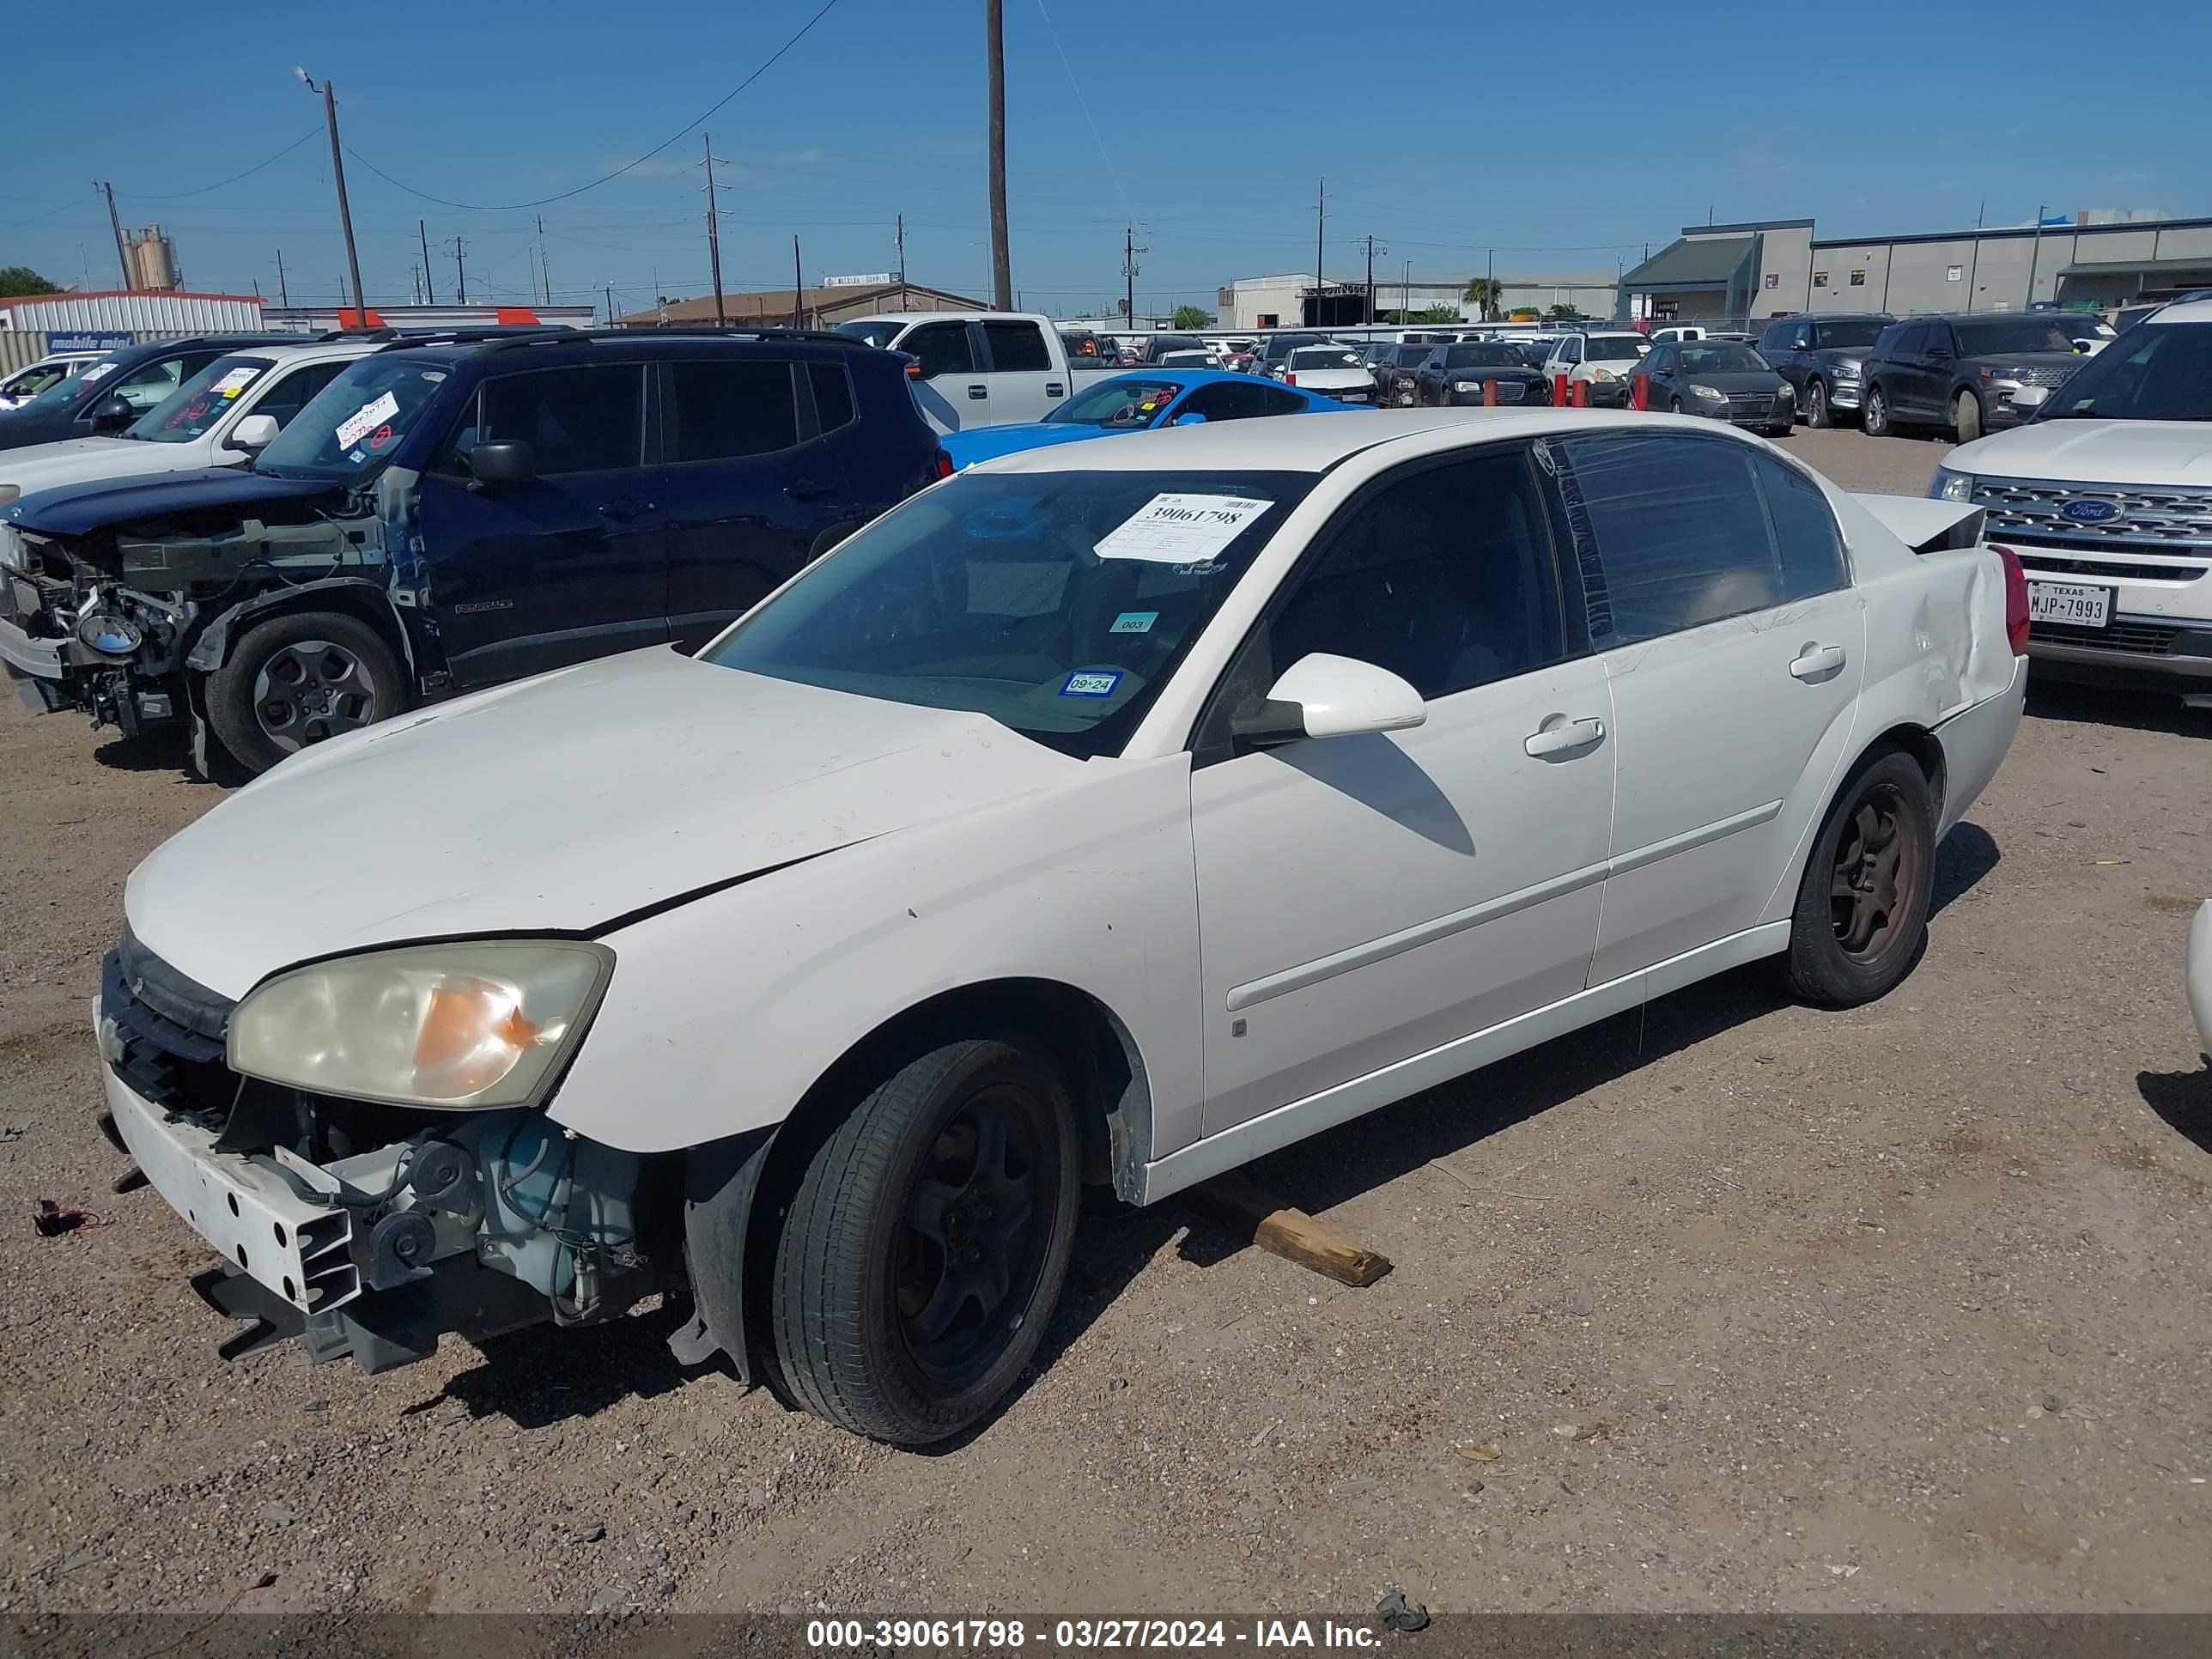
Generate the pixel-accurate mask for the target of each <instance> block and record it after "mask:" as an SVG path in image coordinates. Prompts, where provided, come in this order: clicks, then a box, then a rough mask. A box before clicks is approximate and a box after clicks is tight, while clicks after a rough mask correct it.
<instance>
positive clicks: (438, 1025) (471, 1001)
mask: <svg viewBox="0 0 2212 1659" xmlns="http://www.w3.org/2000/svg"><path fill="white" fill-rule="evenodd" d="M614 965H615V959H614V953H613V952H612V951H609V950H608V949H607V948H606V947H605V945H593V944H591V943H588V942H586V941H584V940H580V939H479V940H475V941H463V942H461V943H458V944H452V945H404V946H401V947H398V948H397V949H393V950H388V951H371V952H369V953H368V954H366V955H362V956H356V957H338V958H337V959H335V960H332V961H330V962H319V963H314V964H313V965H312V966H309V967H306V968H295V969H291V970H290V971H289V972H286V973H283V974H279V975H276V977H275V978H274V979H270V980H268V981H264V982H263V983H262V984H261V985H260V986H258V987H256V988H255V989H254V990H252V991H251V992H249V993H248V994H246V1000H244V1001H243V1002H241V1003H240V1004H239V1005H238V1007H237V1009H236V1010H235V1011H234V1012H233V1013H232V1015H231V1018H230V1045H229V1061H230V1067H231V1069H232V1070H233V1071H234V1072H240V1073H244V1074H245V1075H246V1076H247V1077H257V1078H262V1079H266V1080H267V1081H269V1082H270V1083H283V1084H289V1085H292V1086H293V1087H295V1088H299V1089H307V1090H310V1091H313V1092H314V1093H317V1094H327V1095H343V1096H347V1097H351V1098H354V1099H358V1100H378V1101H389V1102H392V1103H395V1104H398V1105H405V1106H423V1107H429V1108H433V1109H441V1110H445V1111H460V1112H466V1111H488V1110H490V1109H494V1108H499V1107H508V1106H526V1105H532V1104H534V1103H537V1102H538V1100H539V1099H541V1098H542V1097H543V1096H544V1092H545V1090H546V1087H547V1085H549V1084H550V1082H551V1081H552V1080H553V1079H555V1078H556V1077H557V1076H558V1075H559V1073H560V1071H561V1068H562V1066H564V1065H566V1064H567V1062H568V1058H569V1056H570V1055H572V1054H574V1052H575V1050H576V1047H577V1045H578V1044H579V1043H580V1042H582V1041H583V1036H584V1031H585V1030H586V1027H587V1026H588V1025H589V1024H591V1019H592V1015H593V1014H594V1013H596V1012H598V1010H599V999H600V998H601V997H603V996H604V995H605V994H606V988H607V981H608V980H609V978H610V977H611V975H613V973H614Z"/></svg>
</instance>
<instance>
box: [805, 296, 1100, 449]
mask: <svg viewBox="0 0 2212 1659" xmlns="http://www.w3.org/2000/svg"><path fill="white" fill-rule="evenodd" d="M837 332H838V333H840V334H849V335H851V336H852V337H854V338H855V339H859V340H866V342H867V343H869V344H870V345H872V346H881V347H884V348H887V349H890V350H893V351H903V352H905V353H907V354H908V356H912V357H913V358H914V360H915V362H914V367H913V368H912V370H911V371H910V373H911V374H913V376H914V401H915V406H916V407H917V408H919V409H920V410H921V412H922V415H923V416H924V418H926V419H927V421H928V422H929V423H930V425H932V426H933V427H935V428H937V429H938V430H939V432H964V431H966V430H967V429H968V428H970V427H978V426H1006V425H1010V424H1012V423H1013V422H1021V421H1041V420H1042V419H1044V417H1045V416H1048V415H1049V414H1051V413H1052V411H1053V410H1055V409H1057V408H1059V407H1060V405H1061V404H1064V403H1066V401H1067V400H1068V398H1070V397H1072V396H1073V394H1074V392H1075V389H1076V387H1077V386H1087V385H1089V384H1090V383H1091V381H1093V380H1100V379H1103V377H1105V376H1106V375H1109V374H1119V373H1121V370H1120V369H1118V368H1114V367H1113V366H1111V365H1106V366H1103V367H1085V368H1073V367H1072V366H1071V365H1070V364H1069V362H1068V361H1067V348H1066V346H1064V345H1062V344H1061V343H1060V334H1059V331H1057V329H1055V327H1054V324H1053V321H1052V319H1050V318H1049V317H1044V316H1040V315H1037V314H1036V313H1033V312H1022V311H912V312H904V313H890V314H889V315H886V316H881V317H857V318H855V319H853V320H852V321H851V322H848V323H840V324H839V325H837Z"/></svg>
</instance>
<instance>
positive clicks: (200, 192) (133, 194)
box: [123, 124, 323, 202]
mask: <svg viewBox="0 0 2212 1659" xmlns="http://www.w3.org/2000/svg"><path fill="white" fill-rule="evenodd" d="M322 130H323V129H322V127H321V125H319V124H318V125H314V126H312V127H309V128H308V129H307V131H305V132H303V133H301V135H300V136H299V137H297V138H295V139H294V140H293V141H292V142H291V143H289V144H287V145H285V146H284V148H283V149H280V150H278V151H277V152H276V154H275V155H271V156H270V157H269V158H268V160H267V161H256V162H255V163H254V164H253V165H252V167H248V168H246V171H245V172H243V173H232V174H231V175H230V177H229V178H228V179H223V180H222V181H221V183H218V184H212V185H201V186H200V187H199V188H198V189H197V190H179V191H173V192H172V193H171V194H169V195H167V196H149V195H148V194H146V193H145V192H144V191H137V190H126V191H124V192H123V193H124V195H125V197H129V198H130V199H131V201H134V202H181V201H183V200H184V199H185V197H187V196H204V195H206V194H207V193H208V192H209V191H211V190H221V189H222V187H223V185H234V184H236V183H237V182H238V181H239V180H240V179H251V178H252V176H253V175H254V174H255V173H258V172H260V171H261V169H262V168H264V167H267V166H269V165H270V163H271V162H276V161H283V159H284V158H285V157H286V156H288V155H290V154H291V153H292V152H293V151H294V150H295V149H299V148H300V146H301V145H302V144H304V143H307V140H308V139H310V138H312V137H314V136H315V135H316V134H317V133H319V132H320V131H322Z"/></svg>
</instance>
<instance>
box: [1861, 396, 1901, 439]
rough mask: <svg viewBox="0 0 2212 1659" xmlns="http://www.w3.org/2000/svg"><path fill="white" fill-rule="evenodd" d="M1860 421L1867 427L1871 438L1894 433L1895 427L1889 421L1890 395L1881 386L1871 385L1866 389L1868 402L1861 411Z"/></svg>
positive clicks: (1883, 436)
mask: <svg viewBox="0 0 2212 1659" xmlns="http://www.w3.org/2000/svg"><path fill="white" fill-rule="evenodd" d="M1859 423H1860V424H1861V425H1862V426H1863V427H1864V428H1866V435H1867V436H1868V437H1869V438H1887V437H1890V436H1892V435H1893V433H1894V428H1893V427H1892V426H1891V425H1890V421H1889V397H1888V394H1887V393H1886V392H1883V391H1882V389H1881V387H1880V386H1869V387H1868V388H1867V389H1866V404H1865V407H1864V408H1863V410H1861V412H1860V416H1859Z"/></svg>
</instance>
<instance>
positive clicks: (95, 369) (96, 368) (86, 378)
mask: <svg viewBox="0 0 2212 1659" xmlns="http://www.w3.org/2000/svg"><path fill="white" fill-rule="evenodd" d="M114 373H115V365H114V364H113V363H94V365H93V366H92V367H91V368H88V369H87V370H85V372H84V373H83V374H81V375H79V376H78V377H77V384H78V385H79V386H90V385H91V384H92V383H93V382H94V380H106V378H107V377H108V376H109V375H111V374H114Z"/></svg>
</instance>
